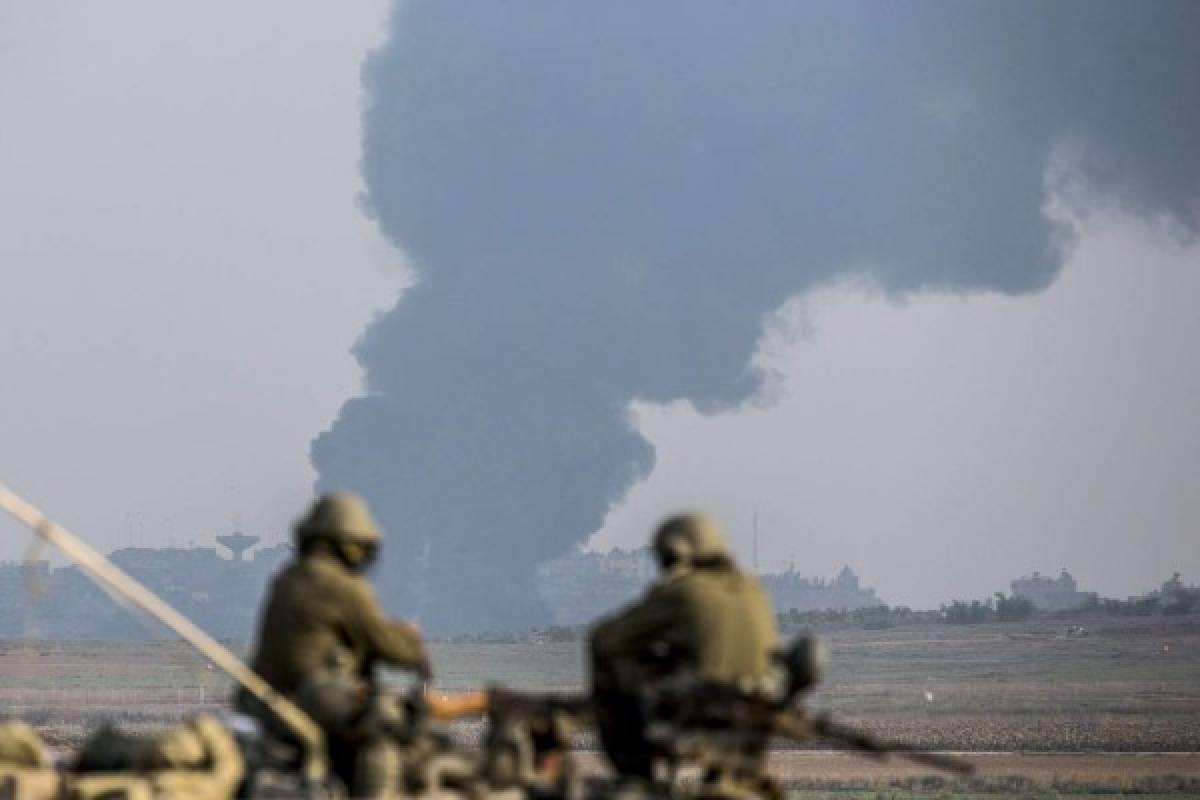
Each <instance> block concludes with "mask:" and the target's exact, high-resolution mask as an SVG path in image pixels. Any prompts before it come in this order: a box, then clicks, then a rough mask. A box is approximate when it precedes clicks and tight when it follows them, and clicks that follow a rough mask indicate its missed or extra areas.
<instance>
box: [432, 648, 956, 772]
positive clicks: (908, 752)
mask: <svg viewBox="0 0 1200 800" xmlns="http://www.w3.org/2000/svg"><path fill="white" fill-rule="evenodd" d="M775 661H776V664H777V665H778V666H779V667H780V678H781V680H780V682H779V686H778V688H777V690H776V691H773V692H771V691H762V692H758V691H743V690H741V689H739V688H737V687H734V686H730V685H728V684H713V683H708V682H703V681H697V680H689V679H688V678H687V677H686V676H685V677H683V678H680V679H676V680H668V681H665V682H661V683H659V684H657V685H655V686H653V687H650V688H648V689H647V690H646V692H645V694H644V697H643V703H644V705H645V708H646V715H645V716H646V719H648V720H651V721H652V722H651V725H650V729H649V730H648V732H647V733H648V741H649V744H650V746H651V747H652V748H653V749H654V751H655V754H656V757H657V758H658V760H659V761H660V762H661V763H662V764H663V765H664V767H665V771H666V772H667V774H668V780H669V781H673V780H674V776H676V775H678V774H679V773H680V772H681V771H683V770H685V769H687V768H699V769H700V770H701V771H702V772H705V773H711V774H718V773H725V774H730V775H736V776H750V775H761V774H762V772H763V763H762V762H763V760H764V755H765V752H766V745H767V743H768V742H769V740H770V739H772V738H784V739H793V740H805V741H811V740H814V739H815V740H823V741H827V742H829V743H830V744H832V745H834V746H836V747H839V748H844V749H847V750H851V751H854V752H859V753H863V754H864V755H867V756H869V757H872V758H878V759H884V758H888V757H890V756H897V757H900V758H904V759H907V760H909V761H912V762H914V763H917V764H921V765H922V766H926V767H930V768H933V769H938V770H944V771H947V772H952V773H955V774H958V775H970V774H972V773H973V772H974V767H973V765H972V764H971V763H970V762H968V761H966V760H964V759H961V758H957V757H954V756H950V755H946V754H942V753H930V752H927V751H924V750H920V749H918V748H915V747H912V746H910V745H908V744H903V743H898V742H889V741H884V740H881V739H878V738H876V737H874V736H871V735H870V734H867V733H865V732H863V731H860V730H857V729H855V728H853V727H850V726H847V725H843V724H841V723H838V722H836V721H834V720H833V719H832V717H831V716H830V715H828V714H810V713H807V712H806V711H805V710H804V709H803V708H801V706H800V698H801V696H802V695H803V694H804V693H806V692H808V691H809V690H811V689H812V688H813V687H815V686H816V685H817V683H818V682H819V681H820V679H821V677H822V675H823V673H824V669H825V664H826V661H827V656H826V651H825V649H824V647H823V646H822V645H821V644H820V643H819V642H818V641H816V640H815V639H812V638H809V637H799V638H797V639H796V640H795V641H793V642H792V644H791V645H790V646H789V647H787V648H786V649H784V650H782V651H780V652H778V653H776V655H775ZM594 711H595V709H594V707H593V705H592V701H591V699H590V698H589V697H587V696H585V695H580V694H539V693H529V692H516V691H511V690H507V689H502V688H491V689H489V690H488V691H487V692H482V693H473V694H471V695H464V696H460V697H458V698H454V699H452V700H445V699H442V700H433V701H431V703H430V713H431V716H432V717H433V718H434V719H452V718H459V717H461V716H464V715H469V714H476V715H477V714H482V713H486V714H487V716H488V718H489V731H488V736H487V739H486V741H485V748H484V749H485V755H484V769H485V772H486V773H487V776H488V780H489V782H490V783H491V784H492V785H500V786H504V785H509V786H515V785H521V786H537V787H541V788H543V789H545V790H550V789H552V788H556V791H555V793H556V794H559V795H560V796H563V795H565V794H568V792H565V791H563V787H565V786H570V785H571V784H572V782H573V781H575V780H576V776H575V774H574V772H573V770H572V769H571V767H570V761H569V760H568V759H566V758H565V752H566V750H567V749H568V748H569V745H570V739H571V736H572V734H573V733H574V732H575V731H576V730H578V729H580V728H582V727H586V726H590V725H591V724H593V722H594Z"/></svg>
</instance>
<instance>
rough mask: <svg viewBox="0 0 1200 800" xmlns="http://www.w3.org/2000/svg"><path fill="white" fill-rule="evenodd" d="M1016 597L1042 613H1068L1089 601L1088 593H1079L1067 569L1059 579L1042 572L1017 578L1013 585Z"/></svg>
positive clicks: (1060, 574)
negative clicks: (1021, 598) (1024, 600)
mask: <svg viewBox="0 0 1200 800" xmlns="http://www.w3.org/2000/svg"><path fill="white" fill-rule="evenodd" d="M1010 585H1011V587H1012V593H1013V595H1014V596H1015V597H1024V598H1025V599H1027V600H1029V602H1031V603H1033V605H1034V608H1037V609H1039V610H1041V611H1066V610H1068V609H1072V608H1079V607H1080V606H1082V605H1083V604H1084V603H1086V602H1087V600H1088V597H1089V595H1088V593H1087V592H1081V591H1079V587H1078V586H1077V585H1076V583H1075V579H1074V578H1072V577H1071V573H1069V572H1067V571H1066V570H1065V569H1064V570H1063V571H1062V572H1061V573H1059V576H1058V577H1057V578H1050V577H1047V576H1045V575H1042V574H1041V573H1040V572H1034V573H1033V574H1032V575H1028V576H1025V577H1023V578H1017V579H1016V580H1014V581H1013V582H1012V583H1011V584H1010Z"/></svg>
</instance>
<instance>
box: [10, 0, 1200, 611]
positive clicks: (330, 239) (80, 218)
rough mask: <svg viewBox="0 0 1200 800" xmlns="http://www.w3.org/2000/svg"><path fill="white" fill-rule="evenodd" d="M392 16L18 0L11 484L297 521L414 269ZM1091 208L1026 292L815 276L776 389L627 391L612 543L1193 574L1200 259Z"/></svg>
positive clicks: (103, 518)
mask: <svg viewBox="0 0 1200 800" xmlns="http://www.w3.org/2000/svg"><path fill="white" fill-rule="evenodd" d="M285 10H286V11H285ZM385 12H386V8H385V5H384V4H383V3H382V2H370V3H368V2H361V3H352V4H332V3H299V2H288V3H272V4H267V3H261V4H226V5H220V6H218V4H211V3H199V2H196V3H180V4H156V3H152V2H141V3H119V2H108V3H104V4H91V3H86V2H77V3H54V2H46V0H28V1H27V2H9V3H5V4H3V5H0V219H2V220H3V224H0V368H2V369H3V372H2V373H0V481H3V482H5V483H6V484H8V485H9V486H11V487H12V488H14V489H16V490H17V491H19V492H23V493H24V494H26V495H27V496H28V497H29V498H30V499H31V500H33V501H35V502H37V503H39V504H41V505H42V506H43V507H44V508H45V509H46V510H47V511H49V512H50V513H51V515H52V516H54V517H56V518H58V519H59V520H60V521H62V522H64V523H65V524H67V525H68V526H70V527H72V528H73V529H75V530H76V531H77V532H78V533H80V534H82V535H84V536H85V537H86V538H88V539H90V540H91V541H93V542H94V543H96V544H98V545H102V546H104V547H118V546H122V545H125V544H128V543H130V542H131V541H137V542H142V543H152V542H153V543H160V544H167V543H174V544H184V543H187V542H189V541H196V542H198V543H199V542H204V541H207V540H208V539H209V538H210V537H211V536H212V535H215V534H217V533H221V532H225V531H226V530H228V529H229V528H231V527H233V526H234V525H235V524H240V525H241V526H242V527H243V528H244V529H246V530H247V531H249V532H253V533H260V534H262V535H263V536H264V537H265V538H266V539H268V540H271V541H274V540H278V539H280V538H281V537H283V536H284V535H285V534H286V529H287V527H288V525H289V523H290V521H291V520H292V519H293V518H294V517H295V516H296V514H297V513H298V511H299V510H300V508H301V507H302V506H303V505H304V503H306V502H307V499H308V497H309V496H310V492H311V486H312V482H313V480H314V479H315V474H314V472H313V470H312V469H311V467H310V465H309V462H308V451H309V445H310V442H311V440H312V438H313V436H314V435H315V434H317V433H319V432H320V431H322V430H324V429H325V428H327V427H328V426H329V424H330V422H331V420H332V419H333V417H334V415H335V414H336V413H337V409H338V407H339V406H340V405H341V403H342V402H343V401H344V400H346V398H347V397H349V396H351V395H354V394H355V393H357V392H358V391H359V380H360V376H359V370H358V367H357V365H356V364H355V362H354V360H353V359H352V357H351V356H350V354H349V348H350V346H351V345H352V343H353V342H354V341H355V339H356V338H357V337H358V335H359V334H360V333H361V331H362V330H363V328H364V326H365V325H366V324H367V322H368V321H369V320H370V319H371V317H372V314H373V313H374V312H375V311H377V310H379V309H382V308H386V307H390V306H391V305H393V304H394V302H395V300H396V297H397V293H398V291H399V290H400V287H401V286H402V285H403V284H404V283H405V272H404V270H403V268H402V266H401V259H400V258H399V257H398V256H397V255H396V254H395V253H394V252H392V251H390V250H389V249H388V247H387V245H385V244H384V243H383V242H382V241H381V239H380V237H379V236H378V234H377V232H376V230H375V227H374V225H373V224H372V223H370V222H369V221H368V220H366V219H365V218H364V217H363V215H362V214H361V213H360V212H359V211H358V208H357V206H356V199H355V198H356V195H357V194H358V193H359V192H360V191H361V178H360V176H359V174H358V172H357V164H358V161H359V159H360V157H361V154H360V148H359V111H360V99H361V89H360V82H359V69H360V66H361V63H362V60H363V57H364V55H365V54H366V52H367V51H368V50H369V49H370V48H371V47H372V46H375V45H376V44H378V42H379V40H380V38H381V36H382V32H383V24H384V19H385ZM1058 199H1061V198H1059V197H1058V196H1054V197H1049V198H1048V201H1055V200H1058ZM1071 199H1072V200H1073V202H1074V205H1072V206H1071V207H1070V208H1067V209H1064V208H1061V207H1054V204H1053V202H1051V203H1050V204H1051V206H1052V207H1053V208H1052V213H1055V214H1058V215H1060V217H1063V218H1064V219H1067V220H1068V221H1069V224H1072V225H1075V226H1077V228H1078V230H1079V231H1080V233H1081V235H1082V238H1081V239H1080V241H1079V244H1078V247H1077V249H1076V251H1075V253H1074V255H1073V256H1072V257H1071V258H1070V260H1069V261H1068V263H1067V266H1066V268H1065V269H1064V271H1063V273H1062V274H1061V275H1060V276H1059V278H1058V279H1057V281H1056V282H1055V283H1054V284H1053V285H1052V286H1050V288H1049V289H1047V290H1045V291H1044V292H1042V293H1040V294H1034V295H1026V296H1019V297H1001V296H995V295H982V296H973V297H965V298H964V297H960V296H957V295H942V294H933V293H927V294H921V295H916V296H912V297H909V298H907V299H906V301H905V302H903V303H894V302H891V301H889V300H888V299H887V298H884V297H881V296H879V294H878V293H877V292H875V291H873V290H871V289H870V287H863V286H855V285H845V286H838V287H834V288H828V289H821V290H818V291H816V292H814V293H812V294H810V295H808V296H805V297H802V298H798V299H796V300H795V301H794V302H793V303H792V304H791V305H789V307H788V308H787V310H786V312H785V313H784V314H782V315H781V318H780V319H777V320H774V321H773V322H772V324H771V330H772V331H773V333H772V334H771V335H770V336H768V337H767V339H768V345H767V347H766V348H765V350H764V352H763V353H761V354H760V360H761V361H762V362H763V363H764V364H767V365H769V366H770V367H772V368H773V369H775V370H776V371H777V372H778V374H779V377H778V380H777V382H776V383H775V389H776V391H775V393H774V394H773V395H772V396H771V398H764V400H763V402H762V403H760V404H759V406H758V407H755V408H751V409H747V410H744V411H740V412H735V413H728V414H723V415H720V416H718V417H712V418H706V417H701V416H698V415H697V414H695V413H694V412H692V411H690V410H689V409H688V408H686V407H681V406H670V407H666V408H663V407H657V406H645V405H644V406H639V407H638V409H637V414H638V418H639V420H640V424H641V429H642V430H643V432H644V433H645V434H646V435H647V436H648V437H649V438H650V440H651V441H652V442H653V444H654V445H655V446H656V448H657V451H658V461H657V465H656V468H655V471H654V473H653V474H652V475H651V476H650V478H649V479H648V480H647V481H646V482H645V483H644V484H642V485H640V486H639V487H637V488H635V489H634V490H633V492H632V493H631V495H630V497H629V499H628V502H627V503H625V504H622V505H621V506H620V507H618V508H616V509H614V510H613V512H612V513H611V514H610V515H609V518H608V523H607V526H606V528H605V530H604V531H603V532H602V533H601V535H600V536H599V538H598V539H597V540H596V541H597V542H598V543H602V544H604V545H607V544H610V543H621V544H632V543H637V542H640V541H642V540H643V539H644V537H645V536H646V534H647V531H648V528H649V526H650V525H651V524H652V523H653V521H654V520H655V519H656V518H657V517H658V516H660V515H661V513H663V512H664V511H666V510H668V509H669V508H672V507H675V506H678V505H683V504H687V505H693V504H695V505H703V506H706V507H709V508H712V509H713V510H715V511H717V512H718V513H719V514H720V515H721V516H722V517H723V518H725V519H726V521H727V522H729V523H730V525H731V527H733V528H734V530H735V533H736V534H738V535H739V539H738V544H739V547H740V549H741V551H742V552H743V553H744V554H746V555H748V553H749V546H748V540H747V537H746V536H745V534H746V533H747V532H748V528H749V520H750V516H751V514H752V513H753V511H755V510H758V511H759V513H760V518H761V528H762V536H761V546H760V550H761V554H762V559H761V560H762V562H763V565H764V566H773V565H776V564H779V563H783V562H785V561H786V560H787V559H788V558H790V557H792V556H793V555H794V557H795V559H796V564H797V567H798V568H799V569H801V570H802V571H804V572H811V573H818V574H830V573H832V572H833V571H834V570H835V569H837V568H838V567H840V566H841V564H842V563H843V562H849V563H851V564H852V565H854V566H855V567H856V568H857V569H858V570H859V571H860V573H861V574H862V576H863V578H864V580H865V581H866V582H867V583H868V584H870V585H875V586H876V587H878V588H879V590H880V592H881V594H883V595H884V597H885V598H886V599H888V600H889V601H892V602H908V603H913V604H918V605H930V604H936V602H938V601H940V600H943V599H946V598H948V597H951V596H963V595H966V594H968V593H972V592H975V593H982V592H983V591H985V590H990V589H1000V588H1004V587H1005V586H1006V584H1007V580H1008V579H1009V578H1011V577H1013V576H1015V575H1016V574H1019V573H1025V572H1028V571H1030V570H1032V569H1041V570H1042V571H1044V572H1049V571H1053V570H1057V568H1059V567H1061V566H1068V567H1069V568H1071V569H1072V570H1073V571H1074V572H1075V573H1076V575H1077V577H1079V579H1080V580H1081V582H1083V583H1084V585H1085V587H1087V588H1095V589H1099V590H1101V591H1104V592H1108V593H1113V594H1120V595H1123V594H1127V593H1131V592H1134V591H1138V590H1142V589H1145V588H1149V587H1150V586H1151V585H1153V584H1155V583H1156V582H1157V581H1158V580H1160V579H1161V578H1162V577H1165V576H1166V575H1167V574H1168V573H1169V572H1170V571H1171V570H1172V569H1181V570H1183V571H1184V572H1185V575H1186V576H1187V577H1190V578H1191V579H1192V580H1193V581H1194V580H1196V578H1197V575H1200V545H1198V544H1197V542H1198V541H1200V536H1197V533H1198V532H1200V421H1198V420H1197V415H1196V398H1197V397H1198V396H1200V375H1198V364H1197V357H1196V354H1195V342H1196V341H1198V340H1200V313H1197V311H1196V299H1197V298H1200V249H1197V247H1196V246H1195V245H1194V244H1193V245H1190V246H1189V245H1187V244H1186V243H1180V241H1179V240H1178V239H1177V238H1174V237H1172V236H1171V235H1170V232H1169V231H1164V230H1162V229H1161V228H1159V227H1155V225H1154V223H1153V221H1150V222H1147V221H1145V220H1138V219H1135V218H1132V217H1130V216H1128V215H1124V214H1122V213H1121V212H1120V211H1119V210H1117V209H1113V208H1111V207H1110V206H1109V205H1107V204H1106V200H1105V198H1104V197H1103V196H1094V195H1086V194H1085V195H1084V198H1083V199H1082V200H1081V199H1080V197H1078V196H1075V197H1072V198H1071ZM1081 205H1082V206H1083V207H1084V208H1085V209H1086V208H1091V211H1090V213H1085V214H1080V212H1079V209H1080V206H1081ZM1055 209H1056V210H1055ZM0 533H2V534H3V536H4V540H3V544H2V545H0V555H2V556H3V557H5V558H14V557H17V556H19V554H20V552H21V550H22V548H23V547H24V545H25V542H26V541H27V537H26V536H25V534H24V533H23V532H22V531H21V530H20V529H19V528H18V527H17V526H15V525H14V524H10V523H8V522H3V523H0ZM913 575H919V576H920V577H919V578H913V577H912V576H913Z"/></svg>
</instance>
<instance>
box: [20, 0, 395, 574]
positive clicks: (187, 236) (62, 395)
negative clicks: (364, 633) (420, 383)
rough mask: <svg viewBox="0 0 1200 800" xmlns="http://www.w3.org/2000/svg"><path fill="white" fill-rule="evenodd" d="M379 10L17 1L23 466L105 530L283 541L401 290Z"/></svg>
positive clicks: (118, 535) (76, 522)
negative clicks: (375, 159) (375, 155)
mask: <svg viewBox="0 0 1200 800" xmlns="http://www.w3.org/2000/svg"><path fill="white" fill-rule="evenodd" d="M285 7H286V13H281V9H283V8H285ZM382 16H383V4H382V3H373V2H362V3H353V4H347V5H344V6H343V5H341V4H339V5H338V7H337V9H336V11H334V8H333V6H331V5H330V4H329V3H297V2H288V3H270V4H268V3H236V4H235V3H225V4H214V3H202V2H196V3H170V4H162V3H154V2H105V3H87V2H74V3H56V2H43V1H42V0H36V1H34V2H17V3H4V4H3V5H2V6H0V218H2V219H3V220H4V223H3V225H2V226H0V271H2V274H3V289H2V290H0V359H2V363H3V368H4V375H3V378H2V379H0V381H2V382H0V386H2V387H3V388H2V389H0V454H2V455H0V464H2V467H0V471H2V473H3V478H0V480H3V481H5V482H7V483H8V484H10V485H11V486H12V487H13V488H15V489H16V490H18V491H21V492H24V493H26V494H27V495H28V496H29V497H30V498H31V499H33V500H35V501H37V502H39V503H41V504H43V505H44V506H45V508H46V509H47V510H48V511H50V512H52V513H53V514H54V515H56V516H58V517H60V518H61V519H62V520H63V521H64V522H65V523H69V524H70V525H72V526H75V527H77V528H78V530H79V532H80V533H83V534H85V535H87V536H88V537H89V538H91V539H92V540H93V541H96V542H99V543H101V544H104V545H107V546H118V545H123V544H126V543H127V542H129V541H130V538H131V529H132V536H133V537H134V538H135V539H136V540H137V541H146V542H150V541H158V542H164V543H166V542H174V543H186V542H187V541H189V540H193V539H194V540H196V541H202V540H206V539H209V538H210V537H211V536H212V535H214V534H217V533H220V532H223V531H226V530H228V529H229V528H230V527H232V526H233V525H234V523H235V521H236V520H238V519H240V520H241V523H242V525H243V526H244V527H245V528H246V529H247V530H252V531H255V532H261V533H263V534H264V535H266V536H268V537H271V538H278V537H279V536H281V535H282V531H283V529H284V527H285V526H286V525H287V524H288V523H289V522H290V520H291V519H292V518H293V517H294V516H295V515H296V513H297V509H298V508H299V507H300V506H302V504H303V503H305V502H306V501H307V498H308V497H309V495H310V492H311V485H312V481H313V474H312V471H311V469H310V468H309V466H308V443H309V440H310V439H311V438H312V436H313V434H314V433H315V432H316V431H317V430H320V428H321V427H322V426H323V425H324V424H325V423H326V421H327V420H328V419H329V417H330V416H331V415H332V414H333V413H334V412H335V411H336V409H337V407H338V405H339V404H340V403H341V402H342V400H344V399H345V397H346V396H347V395H349V394H352V393H354V392H355V391H356V390H357V386H358V370H357V367H356V366H355V364H354V362H353V360H352V359H351V358H350V357H349V355H348V352H347V351H348V349H349V347H350V345H351V344H352V343H353V341H354V339H355V338H356V337H357V335H358V334H359V332H360V330H361V329H362V327H363V325H364V324H365V322H366V320H367V319H368V318H369V317H370V314H371V312H372V309H375V308H377V307H380V306H382V305H385V304H387V303H389V302H390V301H391V300H392V296H393V295H394V293H395V291H396V287H397V286H398V285H399V279H398V274H397V271H396V267H395V263H396V262H395V259H394V257H393V256H392V255H391V254H390V253H389V251H388V249H387V247H386V246H385V245H384V244H382V243H381V242H380V240H379V239H378V238H377V236H376V234H375V231H374V228H373V226H371V225H370V224H369V223H368V222H367V221H366V220H365V219H364V218H363V217H362V216H361V215H360V214H359V213H358V211H357V210H356V207H355V196H356V194H357V192H358V191H359V180H358V177H357V174H356V170H355V164H356V162H357V160H358V157H359V156H358V149H357V148H358V146H357V140H358V112H359V90H358V84H359V78H358V72H359V63H360V61H361V59H362V57H363V54H364V52H365V51H366V50H367V48H368V47H370V46H371V45H372V44H374V43H375V42H376V41H377V39H378V38H379V36H380V30H381V24H382ZM4 530H5V531H6V532H7V536H8V540H6V541H5V543H4V547H3V555H4V556H6V557H13V556H15V555H17V554H18V553H19V552H20V546H19V545H18V544H17V542H15V541H12V539H19V538H21V535H20V532H19V531H18V530H16V529H15V528H12V527H9V526H7V525H6V527H5V528H4Z"/></svg>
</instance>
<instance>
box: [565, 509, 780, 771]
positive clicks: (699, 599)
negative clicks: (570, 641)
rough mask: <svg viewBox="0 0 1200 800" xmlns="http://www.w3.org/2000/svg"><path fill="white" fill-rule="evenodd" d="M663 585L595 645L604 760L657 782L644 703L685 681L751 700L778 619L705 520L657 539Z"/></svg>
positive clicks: (672, 525)
mask: <svg viewBox="0 0 1200 800" xmlns="http://www.w3.org/2000/svg"><path fill="white" fill-rule="evenodd" d="M654 549H655V551H656V553H657V555H658V558H659V561H660V563H661V565H662V567H663V571H664V574H663V577H662V579H661V580H660V581H659V582H658V583H656V584H655V585H654V586H652V587H651V588H650V589H649V591H647V593H646V595H645V597H643V598H642V600H640V601H639V602H637V603H635V604H633V605H632V606H630V607H629V608H627V609H625V610H624V611H622V612H620V613H618V614H616V615H615V616H612V617H610V618H608V619H606V620H602V621H601V622H599V623H598V624H597V625H596V626H595V627H594V628H593V630H592V632H591V636H590V638H589V649H590V656H591V677H592V692H593V698H594V700H595V705H596V707H597V712H596V713H597V722H598V725H599V728H600V735H601V740H602V741H603V743H604V747H605V750H606V751H607V753H608V755H609V758H610V759H611V760H612V762H613V765H614V767H616V769H617V770H618V772H620V773H622V774H624V775H629V776H634V777H640V778H646V779H649V778H652V777H653V776H652V767H653V754H652V753H651V752H650V745H649V743H648V742H647V741H646V738H645V729H646V726H647V724H648V723H649V721H650V720H648V719H646V710H645V703H644V699H643V696H642V693H643V692H644V691H645V690H646V688H647V687H648V686H650V685H652V684H653V683H655V682H656V681H659V680H662V679H664V678H667V677H670V676H678V675H687V676H689V677H692V678H695V679H697V680H699V681H704V682H713V683H720V684H726V685H730V686H735V687H738V688H740V689H745V690H747V691H751V690H755V689H757V688H758V687H760V686H761V685H762V684H763V683H764V682H765V681H766V679H767V676H768V674H769V669H770V664H771V651H772V650H773V649H774V647H775V644H776V638H777V637H776V630H775V617H774V614H773V612H772V609H771V603H770V600H769V599H768V597H767V594H766V592H765V591H764V590H763V589H762V587H761V585H760V584H759V582H758V581H757V580H756V579H755V578H754V577H753V576H750V575H746V574H744V573H743V572H741V571H740V570H738V568H737V567H736V566H735V565H734V563H733V562H732V560H730V558H729V556H728V550H727V548H726V546H725V543H724V537H723V535H722V534H721V532H720V529H719V528H717V526H716V524H715V523H714V522H713V521H712V520H711V519H709V518H708V517H706V516H703V515H699V514H683V515H679V516H677V517H672V518H671V519H668V520H667V521H666V522H665V523H663V525H662V526H661V527H660V528H659V531H658V533H657V534H656V536H655V542H654Z"/></svg>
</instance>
